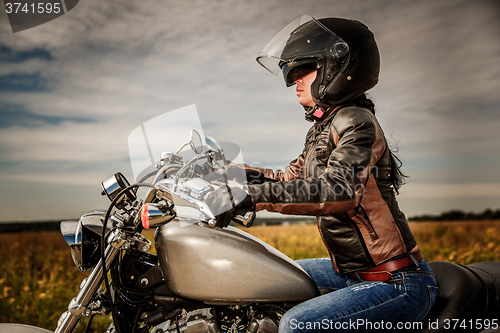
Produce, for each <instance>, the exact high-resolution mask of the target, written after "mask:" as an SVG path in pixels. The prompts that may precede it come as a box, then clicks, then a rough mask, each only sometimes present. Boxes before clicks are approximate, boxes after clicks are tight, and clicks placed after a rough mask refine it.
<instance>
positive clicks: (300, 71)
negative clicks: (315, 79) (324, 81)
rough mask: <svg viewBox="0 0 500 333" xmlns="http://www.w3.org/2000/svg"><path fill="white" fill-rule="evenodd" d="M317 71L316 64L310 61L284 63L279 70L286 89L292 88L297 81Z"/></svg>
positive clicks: (314, 61)
mask: <svg viewBox="0 0 500 333" xmlns="http://www.w3.org/2000/svg"><path fill="white" fill-rule="evenodd" d="M317 69H318V62H317V61H316V60H310V59H303V60H297V61H292V62H286V63H284V64H283V67H282V68H281V70H282V71H283V77H284V78H285V82H286V86H287V87H290V86H293V85H294V84H295V82H296V81H297V80H298V79H300V78H303V77H304V76H306V75H307V74H310V73H312V72H314V71H315V70H317Z"/></svg>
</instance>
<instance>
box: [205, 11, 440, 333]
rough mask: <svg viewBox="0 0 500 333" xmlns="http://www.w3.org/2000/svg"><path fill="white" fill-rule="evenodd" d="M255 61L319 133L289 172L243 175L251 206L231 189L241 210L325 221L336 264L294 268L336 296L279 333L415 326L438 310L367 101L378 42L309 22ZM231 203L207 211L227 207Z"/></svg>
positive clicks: (355, 28) (363, 32)
mask: <svg viewBox="0 0 500 333" xmlns="http://www.w3.org/2000/svg"><path fill="white" fill-rule="evenodd" d="M257 60H258V61H259V63H261V64H262V65H263V66H264V67H266V68H267V69H269V70H270V71H271V72H275V71H276V70H277V71H279V70H281V71H282V72H283V75H284V77H285V81H286V84H287V85H288V86H292V85H296V94H297V97H298V100H299V103H300V104H301V105H302V106H304V108H305V110H306V119H307V120H309V121H312V122H313V123H314V124H313V126H312V127H311V129H310V130H309V132H308V133H307V136H306V143H305V146H304V149H303V151H302V153H301V154H300V155H299V157H298V158H297V159H295V160H294V161H292V162H291V163H290V165H289V166H288V167H287V168H286V170H285V171H284V172H281V171H276V172H274V171H272V170H265V169H256V168H250V167H246V172H247V177H248V178H249V180H250V184H249V185H248V186H247V189H246V192H247V193H248V194H249V195H248V196H245V195H246V194H247V193H243V191H242V190H239V189H232V192H233V197H234V198H235V201H236V202H239V203H238V205H237V207H236V208H239V207H248V208H253V209H255V210H257V211H258V210H263V209H266V210H268V211H272V212H280V213H283V214H298V215H315V216H318V229H319V232H320V233H321V236H322V239H323V242H324V244H325V246H326V247H327V249H328V252H329V254H330V258H328V259H308V260H301V261H298V263H299V264H300V265H301V266H302V267H303V268H304V270H305V271H306V272H307V273H308V274H309V275H310V276H311V278H312V279H313V280H314V282H315V283H316V285H317V286H318V288H330V289H333V290H334V291H333V292H330V293H327V294H324V295H322V296H319V297H317V298H314V299H311V300H309V301H306V302H304V303H301V304H299V305H297V306H295V307H293V308H292V309H290V310H289V311H288V312H287V313H286V314H285V315H284V316H283V317H282V318H281V321H280V332H312V331H335V330H342V331H344V330H345V331H355V332H364V331H380V330H391V329H393V330H398V329H407V328H408V327H411V325H412V324H413V323H416V322H418V321H420V320H421V319H422V318H423V317H424V316H425V315H426V314H427V312H428V311H429V310H430V308H431V307H432V305H433V303H434V300H435V297H436V295H437V287H436V281H435V279H434V276H433V274H432V272H431V269H430V267H429V266H428V265H427V263H426V262H425V261H424V260H423V257H422V254H421V253H420V250H419V249H418V246H417V244H416V241H415V238H414V237H413V234H412V232H411V230H410V228H409V225H408V222H407V221H406V218H405V216H404V214H403V213H402V212H401V211H400V210H399V208H398V204H397V201H396V198H395V194H396V193H397V191H398V189H399V187H400V186H401V185H402V181H403V175H402V174H401V172H400V170H399V163H398V162H399V161H398V160H397V158H396V157H395V156H394V155H393V154H392V152H391V150H390V149H389V147H388V144H387V141H386V139H385V137H384V134H383V132H382V129H381V128H380V125H379V124H378V122H377V120H376V118H375V115H374V114H375V111H374V105H373V103H372V101H371V100H369V99H367V98H366V95H365V94H364V93H365V91H367V90H369V89H370V88H372V87H373V86H375V84H376V83H377V82H378V74H379V68H380V60H379V53H378V48H377V45H376V42H375V39H374V37H373V34H372V33H371V32H370V30H369V29H368V28H367V27H366V26H365V25H363V24H362V23H360V22H358V21H353V20H347V19H340V18H325V19H320V20H315V19H313V18H311V17H305V16H303V17H300V18H298V19H297V20H295V21H293V22H292V23H290V24H289V25H288V26H287V27H285V28H284V29H283V30H282V31H280V32H279V33H278V34H277V35H276V36H275V37H274V38H273V39H272V40H271V41H270V42H269V44H268V45H267V46H266V48H265V49H264V50H263V51H262V52H261V54H260V55H259V57H258V58H257ZM273 66H274V67H273ZM223 192H224V190H220V191H216V192H214V194H213V195H212V196H211V197H210V200H209V201H211V202H217V203H218V205H219V207H231V205H230V203H228V200H227V199H226V200H224V199H222V197H223V194H224V193H223ZM226 197H227V194H226ZM221 210H225V208H223V209H221ZM234 210H235V209H234V208H233V209H228V211H227V212H225V213H220V214H219V215H218V216H217V219H218V223H219V224H218V225H219V226H221V227H224V226H226V225H227V224H228V223H229V221H230V219H231V217H233V215H234Z"/></svg>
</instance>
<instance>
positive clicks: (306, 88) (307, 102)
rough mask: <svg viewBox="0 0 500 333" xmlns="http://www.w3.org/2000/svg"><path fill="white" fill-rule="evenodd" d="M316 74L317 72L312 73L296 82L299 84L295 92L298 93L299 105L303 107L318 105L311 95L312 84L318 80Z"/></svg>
mask: <svg viewBox="0 0 500 333" xmlns="http://www.w3.org/2000/svg"><path fill="white" fill-rule="evenodd" d="M316 73H317V71H314V72H311V73H309V74H307V75H306V76H303V77H301V78H300V79H298V80H297V81H295V83H296V84H297V86H296V89H295V90H296V92H297V97H298V98H299V103H300V104H301V105H302V106H310V107H313V106H314V105H316V102H314V100H313V98H312V95H311V84H312V83H313V82H314V80H315V79H316Z"/></svg>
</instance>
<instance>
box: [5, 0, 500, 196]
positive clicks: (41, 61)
mask: <svg viewBox="0 0 500 333" xmlns="http://www.w3.org/2000/svg"><path fill="white" fill-rule="evenodd" d="M301 14H311V15H312V16H314V17H318V18H320V17H326V16H340V17H349V18H354V19H358V20H360V21H362V22H364V23H366V24H367V25H368V26H369V27H370V29H371V30H372V31H373V32H374V33H375V36H376V39H377V42H378V44H379V48H380V52H381V56H382V70H381V78H380V83H379V84H378V85H377V86H376V87H375V88H374V89H373V90H372V91H371V92H370V93H371V96H372V97H373V98H374V100H375V102H376V109H377V114H378V117H379V120H380V122H381V123H382V125H383V127H384V131H385V133H386V135H387V137H388V138H389V140H390V142H391V143H394V144H398V146H399V148H400V156H401V157H402V158H403V160H404V162H405V164H404V168H405V170H408V171H409V172H411V174H410V175H411V176H412V178H411V180H412V183H413V184H424V183H425V184H428V183H436V184H441V183H445V184H453V183H457V184H458V183H460V184H463V183H464V182H465V183H470V184H472V185H470V186H472V187H471V188H476V187H475V186H480V185H479V184H482V183H484V182H485V181H484V180H485V179H490V180H491V183H498V182H499V178H498V175H497V172H496V171H495V170H496V169H498V168H499V167H500V161H499V159H498V157H500V156H499V155H498V154H499V152H500V149H499V148H500V147H499V140H497V139H496V138H495V134H496V132H497V129H498V128H499V126H500V116H499V113H498V109H499V107H500V97H499V95H498V90H499V89H500V67H499V66H497V64H498V62H499V60H500V43H498V35H499V34H498V33H499V32H500V17H499V15H500V11H498V2H496V1H481V2H471V1H466V0H462V1H449V0H443V1H439V2H436V1H431V0H428V1H419V2H414V1H399V2H397V3H396V2H389V1H384V0H377V1H370V2H365V1H349V2H345V1H337V0H334V1H320V0H312V1H307V2H306V1H287V2H285V1H281V0H257V1H252V2H244V1H238V2H235V1H225V0H224V1H218V2H206V1H204V0H188V1H164V2H157V1H148V0H144V1H141V2H136V1H124V0H119V1H118V0H115V1H111V0H110V1H97V0H86V1H85V2H80V3H79V5H78V6H77V7H75V8H74V9H73V10H72V11H71V12H69V13H68V14H66V15H64V16H62V17H60V18H58V19H57V20H54V21H51V22H49V23H46V24H44V25H41V26H39V27H36V28H33V29H29V30H26V31H23V32H20V33H17V34H12V33H11V30H10V27H6V25H5V23H4V22H5V21H6V14H5V13H1V14H0V35H1V38H2V43H1V45H0V101H1V103H0V161H2V163H4V165H7V164H9V163H11V164H15V165H16V167H15V168H14V167H12V168H10V167H9V168H6V169H5V168H3V169H2V175H1V177H0V178H2V179H4V180H5V179H8V178H9V176H12V177H13V178H15V179H16V180H17V181H22V180H23V179H24V180H26V182H30V181H32V180H33V179H31V178H29V177H23V176H19V175H27V174H30V173H34V174H35V175H38V176H39V178H40V179H47V180H51V181H48V182H47V183H46V185H47V186H49V185H50V184H51V183H52V182H55V181H56V180H55V179H53V177H54V176H50V172H47V170H45V171H43V170H40V171H38V172H37V171H36V170H33V169H29V168H27V166H26V165H28V164H40V163H48V162H50V161H57V163H54V165H51V167H52V168H53V169H54V170H56V171H57V170H60V168H62V167H61V165H68V164H70V165H72V167H71V168H70V169H68V170H65V171H64V172H62V173H63V174H67V175H68V176H67V177H66V176H64V177H61V178H59V180H58V181H59V182H65V181H67V182H68V183H74V180H71V176H70V174H74V175H75V177H78V175H80V174H83V175H89V177H91V176H92V175H91V174H94V172H95V173H96V174H100V172H103V173H104V172H105V171H109V169H110V168H111V167H118V166H120V167H121V166H122V165H123V164H125V162H123V161H125V160H126V159H127V154H128V152H127V146H126V145H127V143H126V142H127V136H128V134H129V133H130V132H131V131H132V130H133V129H134V128H135V127H137V126H138V125H139V124H142V123H144V122H145V121H147V120H149V119H151V118H153V117H155V116H158V115H160V114H162V113H164V112H167V111H170V110H174V109H177V108H180V107H183V106H186V105H190V104H193V103H194V104H196V105H197V108H198V111H199V115H200V119H201V121H202V123H204V124H210V126H207V127H206V128H205V132H206V133H205V134H208V135H212V136H214V137H216V138H217V139H218V140H220V141H228V142H235V143H236V144H238V145H240V146H241V147H242V151H243V155H244V158H245V161H248V162H249V163H261V165H268V164H286V163H284V162H282V161H287V160H292V159H294V158H295V157H296V156H297V155H298V154H299V153H300V152H301V150H302V147H303V140H304V136H305V134H306V132H307V129H308V128H309V126H311V124H310V123H307V122H305V121H304V120H303V109H302V108H301V106H300V105H298V104H297V101H296V97H295V94H294V90H293V88H291V89H287V88H286V87H285V85H284V83H283V79H282V78H281V77H274V76H272V75H270V74H269V73H268V72H267V71H265V70H264V69H263V68H261V67H260V66H259V65H258V64H257V63H256V62H255V57H256V55H257V54H258V53H259V51H260V50H261V49H262V48H263V47H264V46H265V45H266V43H267V42H268V41H269V40H270V39H271V38H272V37H273V36H274V34H276V33H277V32H278V31H279V30H280V29H281V28H282V27H283V26H285V25H286V24H287V23H289V22H290V21H292V20H293V19H294V18H296V17H298V16H300V15H301ZM1 15H3V16H1ZM4 18H5V20H4ZM187 135H188V133H186V137H187ZM471 158H472V159H474V160H475V161H476V162H477V165H474V166H471V165H467V164H466V163H463V162H461V161H465V160H468V159H471ZM117 161H121V162H120V163H122V164H120V163H119V162H117ZM78 164H80V165H81V168H77V167H76V165H78ZM93 164H94V165H97V166H95V168H97V169H92V171H89V168H91V166H92V165H93ZM9 165H10V164H9ZM23 168H27V169H23ZM450 169H452V170H453V171H452V172H447V170H450ZM23 170H24V171H23ZM477 170H480V171H477ZM478 174H481V175H482V176H478ZM16 177H17V178H16ZM34 177H35V178H36V176H34ZM441 177H444V178H441ZM95 178H97V176H96V177H95ZM442 179H444V180H442ZM407 186H408V191H407V192H406V193H407V194H408V195H410V196H411V195H412V193H414V195H417V196H418V195H420V194H418V193H423V192H420V187H412V186H413V185H407ZM418 186H420V185H418ZM461 186H462V185H461ZM463 186H465V185H463ZM48 188H50V187H48ZM486 188H487V189H489V190H487V191H486V192H488V191H490V190H491V188H489V187H488V186H486ZM455 189H456V190H457V191H458V192H460V193H467V192H468V191H467V189H468V188H462V187H460V188H455ZM49 192H50V190H49ZM452 192H453V190H451V189H450V190H446V191H444V190H443V191H441V192H439V191H438V192H436V193H441V194H442V195H451V194H452ZM470 193H476V192H474V191H471V192H470ZM488 193H489V192H488ZM436 199H438V198H437V197H436Z"/></svg>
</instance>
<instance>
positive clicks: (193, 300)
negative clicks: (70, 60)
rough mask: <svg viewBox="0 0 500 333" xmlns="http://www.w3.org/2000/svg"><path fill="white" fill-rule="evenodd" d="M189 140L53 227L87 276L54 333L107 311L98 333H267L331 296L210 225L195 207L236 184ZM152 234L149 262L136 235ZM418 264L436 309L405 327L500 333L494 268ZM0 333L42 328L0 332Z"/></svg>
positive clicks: (498, 276)
mask: <svg viewBox="0 0 500 333" xmlns="http://www.w3.org/2000/svg"><path fill="white" fill-rule="evenodd" d="M201 137H202V136H201V135H200V134H199V133H198V131H197V130H192V131H191V134H190V138H189V140H188V142H186V143H185V144H184V145H183V146H182V147H181V148H180V149H178V150H176V151H175V152H173V153H172V152H167V153H162V154H161V160H160V163H158V164H157V165H156V166H155V169H154V170H153V171H152V172H150V173H148V174H146V175H145V176H144V177H143V180H142V181H139V182H138V183H136V184H133V185H130V183H129V182H128V181H127V179H126V178H125V177H124V176H123V174H121V173H116V174H115V175H113V176H111V177H110V178H108V179H106V180H105V181H104V182H102V184H101V185H102V189H103V193H102V194H103V195H105V196H107V197H108V198H109V199H110V200H111V204H110V206H109V208H108V209H107V210H94V211H91V212H87V213H85V214H83V215H82V216H81V218H80V219H79V221H63V222H61V232H62V234H63V236H64V238H65V239H66V241H67V242H68V244H69V246H70V249H71V255H72V257H73V260H74V262H75V264H76V266H77V267H78V269H79V270H80V271H82V272H85V271H88V270H91V273H90V275H89V276H88V277H87V278H86V279H84V280H83V281H82V283H81V285H80V291H79V293H78V295H77V296H76V297H75V298H73V299H72V300H71V301H70V303H69V305H68V310H67V311H66V312H64V313H63V314H62V315H61V317H60V319H59V321H58V323H57V327H56V329H55V331H54V332H55V333H70V332H74V330H75V328H76V327H77V325H78V323H79V322H80V320H81V319H82V318H84V317H88V318H89V320H88V324H87V328H86V332H88V331H89V329H90V327H91V324H92V318H93V317H94V316H96V315H106V316H109V314H111V316H112V320H113V323H112V324H111V325H110V327H109V328H108V330H107V333H146V332H152V333H181V332H182V333H199V332H210V333H217V332H224V333H226V332H227V333H229V332H231V333H233V332H241V333H274V332H277V331H278V327H279V325H280V318H281V317H282V315H283V314H284V313H285V312H286V311H287V310H288V309H290V308H291V307H293V306H294V305H295V304H298V303H300V302H303V301H305V300H308V299H311V298H314V297H317V296H319V295H321V294H324V293H327V292H331V290H326V289H325V290H323V289H322V290H319V289H318V288H317V287H316V286H315V284H314V283H313V281H312V280H311V278H310V277H309V276H308V275H307V273H306V272H305V271H304V270H303V269H302V268H301V267H300V266H299V265H298V264H297V263H295V262H294V261H293V260H291V259H290V258H288V257H287V256H285V255H284V254H283V253H281V252H279V251H278V250H276V249H275V248H273V247H271V246H270V245H268V244H266V243H265V242H263V241H261V240H259V239H257V238H256V237H253V236H251V235H249V234H248V233H246V232H244V231H243V230H242V229H241V228H235V227H233V226H229V227H227V228H223V229H221V228H218V227H217V226H216V220H215V216H214V213H213V212H212V210H211V209H210V207H209V206H208V205H207V204H206V203H205V202H204V200H203V199H204V198H205V197H206V195H207V194H208V193H210V192H211V191H213V190H215V189H216V188H218V187H219V186H227V187H228V189H230V188H232V187H234V186H242V184H241V182H236V181H234V180H233V179H229V177H228V170H229V167H228V161H227V160H228V156H226V153H225V151H226V148H224V149H223V147H222V146H223V145H221V144H219V143H218V142H217V141H216V140H215V139H213V138H211V137H206V138H205V143H203V142H202V139H201ZM230 148H231V147H230ZM233 155H234V154H233ZM207 170H208V172H207ZM201 171H202V172H201ZM240 176H241V177H245V175H240ZM150 178H152V179H151V181H150V182H148V183H145V182H144V180H145V179H150ZM141 192H145V194H144V195H143V196H141V195H139V194H140V193H141ZM228 195H230V196H231V191H230V190H229V191H228ZM230 198H231V197H230ZM254 219H255V212H252V211H239V212H238V214H237V215H236V217H235V219H234V220H235V222H237V223H239V224H241V225H243V226H246V227H249V226H251V224H252V223H253V221H254ZM153 228H154V229H155V233H154V246H155V248H156V253H157V254H156V255H154V254H151V253H149V250H150V248H151V245H152V244H151V242H150V241H149V240H148V239H147V238H146V237H144V236H143V235H142V234H141V232H142V231H143V230H144V229H153ZM430 265H431V267H432V269H433V271H434V273H435V275H436V279H437V282H438V286H439V295H438V298H437V301H436V304H435V306H434V307H433V309H432V310H431V312H430V313H429V314H428V315H427V317H426V318H424V319H423V320H422V321H421V322H420V323H411V327H404V328H405V329H409V330H413V331H415V332H440V331H444V330H448V329H450V330H455V331H456V330H464V331H468V332H471V331H476V332H500V322H499V318H500V262H485V263H478V264H473V265H469V266H461V265H457V264H452V263H448V262H431V263H430ZM101 286H102V287H103V288H101ZM0 332H10V333H18V332H19V333H20V332H23V333H43V332H49V331H47V330H45V329H42V328H37V327H33V326H27V325H18V324H0Z"/></svg>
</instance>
